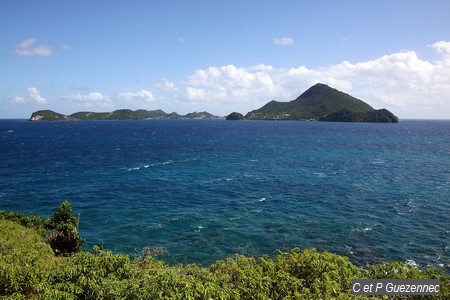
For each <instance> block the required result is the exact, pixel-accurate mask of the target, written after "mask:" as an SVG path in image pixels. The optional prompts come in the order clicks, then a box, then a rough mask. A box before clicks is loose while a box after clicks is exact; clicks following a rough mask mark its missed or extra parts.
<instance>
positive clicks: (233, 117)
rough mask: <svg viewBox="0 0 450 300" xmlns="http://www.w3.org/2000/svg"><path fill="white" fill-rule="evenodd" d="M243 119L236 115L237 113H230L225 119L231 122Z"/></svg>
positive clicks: (238, 114)
mask: <svg viewBox="0 0 450 300" xmlns="http://www.w3.org/2000/svg"><path fill="white" fill-rule="evenodd" d="M244 119H245V117H244V116H243V115H242V114H240V113H238V112H232V113H231V114H229V115H228V116H227V117H226V120H233V121H235V120H244Z"/></svg>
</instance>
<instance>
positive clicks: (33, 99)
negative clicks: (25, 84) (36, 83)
mask: <svg viewBox="0 0 450 300" xmlns="http://www.w3.org/2000/svg"><path fill="white" fill-rule="evenodd" d="M27 92H28V94H27V96H25V97H24V96H17V95H16V96H12V97H8V98H9V102H11V103H14V104H26V103H37V104H47V99H45V98H44V97H42V96H41V93H40V92H39V90H38V89H37V88H35V87H33V86H32V87H29V88H27Z"/></svg>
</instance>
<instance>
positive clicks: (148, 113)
mask: <svg viewBox="0 0 450 300" xmlns="http://www.w3.org/2000/svg"><path fill="white" fill-rule="evenodd" d="M224 118H225V119H226V120H308V121H326V122H377V123H397V122H398V117H397V116H395V115H394V114H393V113H391V112H390V111H389V110H387V109H378V110H377V109H374V108H373V107H372V106H370V105H369V104H367V103H366V102H364V101H362V100H360V99H357V98H355V97H353V96H350V95H348V94H346V93H344V92H341V91H339V90H337V89H334V88H332V87H329V86H328V85H326V84H322V83H318V84H315V85H313V86H312V87H310V88H309V89H308V90H306V91H305V92H304V93H303V94H301V95H300V96H299V97H298V98H297V99H295V100H292V101H290V102H278V101H275V100H272V101H270V102H268V103H267V104H266V105H264V106H263V107H261V108H259V109H256V110H252V111H251V112H249V113H247V114H246V115H245V116H244V115H242V114H241V113H238V112H233V113H231V114H229V115H228V116H226V117H220V116H215V115H212V114H210V113H208V112H206V111H203V112H193V113H188V114H186V115H179V114H177V113H176V112H172V113H166V112H164V111H162V110H160V109H157V110H145V109H138V110H130V109H119V110H115V111H113V112H76V113H73V114H71V115H64V114H60V113H57V112H55V111H52V110H40V111H36V112H34V113H33V114H32V115H31V118H30V121H81V120H155V119H209V120H211V119H224Z"/></svg>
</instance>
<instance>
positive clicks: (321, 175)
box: [314, 172, 327, 178]
mask: <svg viewBox="0 0 450 300" xmlns="http://www.w3.org/2000/svg"><path fill="white" fill-rule="evenodd" d="M314 175H316V176H317V177H320V178H324V177H327V174H325V173H322V172H314Z"/></svg>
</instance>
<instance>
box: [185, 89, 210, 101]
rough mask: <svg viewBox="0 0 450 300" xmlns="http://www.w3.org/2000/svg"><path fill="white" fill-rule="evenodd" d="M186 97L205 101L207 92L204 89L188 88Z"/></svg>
mask: <svg viewBox="0 0 450 300" xmlns="http://www.w3.org/2000/svg"><path fill="white" fill-rule="evenodd" d="M186 96H187V97H188V98H189V99H191V100H205V98H206V92H205V90H203V89H197V88H193V87H190V86H188V87H186Z"/></svg>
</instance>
